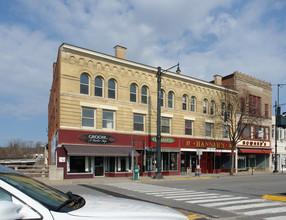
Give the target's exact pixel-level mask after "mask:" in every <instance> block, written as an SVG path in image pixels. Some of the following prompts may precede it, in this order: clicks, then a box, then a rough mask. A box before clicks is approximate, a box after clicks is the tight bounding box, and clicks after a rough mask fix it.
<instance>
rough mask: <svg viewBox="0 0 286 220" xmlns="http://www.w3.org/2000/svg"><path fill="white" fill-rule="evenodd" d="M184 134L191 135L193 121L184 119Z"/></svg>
mask: <svg viewBox="0 0 286 220" xmlns="http://www.w3.org/2000/svg"><path fill="white" fill-rule="evenodd" d="M185 135H193V121H191V120H185Z"/></svg>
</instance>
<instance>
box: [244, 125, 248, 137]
mask: <svg viewBox="0 0 286 220" xmlns="http://www.w3.org/2000/svg"><path fill="white" fill-rule="evenodd" d="M243 137H244V138H250V126H249V125H244V130H243Z"/></svg>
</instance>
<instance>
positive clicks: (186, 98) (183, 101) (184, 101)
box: [182, 95, 188, 110]
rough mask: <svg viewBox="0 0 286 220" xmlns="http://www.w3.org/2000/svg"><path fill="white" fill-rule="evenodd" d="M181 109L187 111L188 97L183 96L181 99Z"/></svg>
mask: <svg viewBox="0 0 286 220" xmlns="http://www.w3.org/2000/svg"><path fill="white" fill-rule="evenodd" d="M182 109H183V110H188V96H187V95H183V97H182Z"/></svg>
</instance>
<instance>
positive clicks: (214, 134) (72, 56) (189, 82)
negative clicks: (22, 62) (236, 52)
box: [48, 44, 271, 179]
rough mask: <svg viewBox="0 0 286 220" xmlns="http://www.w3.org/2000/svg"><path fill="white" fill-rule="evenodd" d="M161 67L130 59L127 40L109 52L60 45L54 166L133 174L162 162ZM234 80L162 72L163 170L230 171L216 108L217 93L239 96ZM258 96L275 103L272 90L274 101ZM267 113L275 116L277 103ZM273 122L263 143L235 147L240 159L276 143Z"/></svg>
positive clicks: (53, 107) (53, 93)
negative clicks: (158, 156) (135, 168)
mask: <svg viewBox="0 0 286 220" xmlns="http://www.w3.org/2000/svg"><path fill="white" fill-rule="evenodd" d="M156 73H157V68H155V67H151V66H148V65H145V64H140V63H136V62H133V61H129V60H127V59H126V48H124V47H121V46H116V47H115V56H111V55H107V54H103V53H99V52H96V51H92V50H88V49H84V48H80V47H77V46H73V45H69V44H62V45H61V46H60V47H59V50H58V57H57V61H56V62H55V63H54V65H53V83H52V87H51V90H50V100H49V129H48V138H49V140H48V143H49V158H50V161H49V163H50V165H52V166H53V167H54V168H55V169H58V170H61V172H63V177H64V178H66V179H69V178H93V177H97V176H112V177H113V176H114V177H115V176H132V169H133V166H134V164H138V165H139V167H140V175H149V176H153V175H154V174H155V172H156V163H157V161H156V147H157V138H156V125H157V93H156V91H157V78H156ZM234 75H235V74H234ZM242 75H243V74H242ZM235 76H236V75H235ZM229 79H230V78H227V77H226V78H219V76H216V78H215V81H214V82H205V81H202V80H199V79H195V78H192V77H189V76H186V75H183V74H180V73H175V72H170V71H166V72H164V74H163V75H162V85H164V86H162V89H161V93H160V97H159V100H160V104H161V131H162V138H161V166H162V174H163V175H179V174H181V173H191V172H194V171H195V169H196V167H198V166H200V168H201V171H202V173H217V172H228V171H229V169H230V164H229V163H230V154H231V145H230V142H229V139H228V136H227V134H226V132H225V130H224V123H223V120H222V118H221V116H220V115H219V114H218V112H219V109H220V108H221V100H220V98H219V97H222V96H223V95H224V94H225V91H226V90H227V91H228V93H230V94H231V95H233V96H235V95H237V94H238V93H239V90H237V88H226V86H224V85H223V82H226V81H228V80H229ZM233 84H234V83H233ZM257 85H259V84H257ZM257 85H255V86H257ZM260 86H261V85H260ZM262 86H264V85H262ZM258 91H260V90H259V89H258ZM256 97H257V96H256ZM260 97H261V99H260V105H264V104H265V106H266V104H267V105H269V106H271V90H270V101H269V100H268V99H267V100H266V99H264V98H262V97H264V96H262V95H261V96H260ZM267 97H269V94H267ZM268 113H269V116H270V115H271V108H270V109H269V110H268ZM267 120H268V119H267ZM270 126H271V119H270ZM267 127H268V124H267V123H266V122H265V123H264V128H265V129H264V132H265V136H263V143H267V144H266V145H263V147H262V146H260V145H259V146H258V145H254V144H253V141H252V144H249V145H248V146H247V147H245V148H244V146H243V147H241V148H240V151H237V149H235V155H236V161H238V156H239V155H240V154H241V153H242V156H244V155H245V154H246V155H247V153H243V150H249V149H248V147H249V146H253V147H254V148H255V149H258V148H259V149H261V148H263V149H264V150H266V149H268V148H269V149H271V146H270V139H269V138H270V137H268V136H269V135H268V136H266V132H267ZM267 138H268V139H267ZM257 141H260V142H261V139H260V140H257ZM269 155H270V153H269V152H266V153H264V159H265V160H264V165H265V166H264V168H265V169H268V168H269V166H268V165H267V162H268V160H269ZM247 158H252V157H247ZM247 158H246V157H245V160H249V159H247ZM267 158H268V159H267ZM260 160H261V158H259V161H260ZM237 166H238V162H236V167H237Z"/></svg>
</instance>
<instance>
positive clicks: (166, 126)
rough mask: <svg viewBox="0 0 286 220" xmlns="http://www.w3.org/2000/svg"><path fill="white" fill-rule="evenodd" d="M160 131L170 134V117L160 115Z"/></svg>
mask: <svg viewBox="0 0 286 220" xmlns="http://www.w3.org/2000/svg"><path fill="white" fill-rule="evenodd" d="M161 127H162V133H167V134H170V132H171V119H170V118H166V117H162V125H161Z"/></svg>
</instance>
